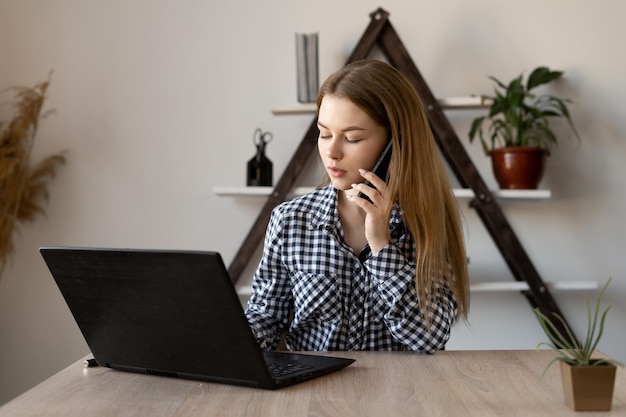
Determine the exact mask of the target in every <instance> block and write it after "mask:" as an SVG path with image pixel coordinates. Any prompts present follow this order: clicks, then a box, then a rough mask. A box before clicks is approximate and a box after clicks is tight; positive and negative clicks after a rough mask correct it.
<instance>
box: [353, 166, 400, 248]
mask: <svg viewBox="0 0 626 417" xmlns="http://www.w3.org/2000/svg"><path fill="white" fill-rule="evenodd" d="M359 173H360V174H361V176H362V177H363V178H365V179H366V180H368V181H369V182H370V183H372V185H373V186H374V187H376V188H374V187H371V186H368V185H367V184H364V183H360V184H352V188H354V189H355V190H357V191H359V192H362V193H363V194H365V195H366V196H367V197H369V199H370V200H371V201H372V202H371V203H370V202H369V201H367V200H366V199H365V198H361V197H358V195H357V194H354V195H353V196H351V200H352V201H353V202H354V203H355V204H356V205H358V206H359V207H361V208H362V209H363V210H364V211H365V238H366V239H367V243H368V244H369V246H370V250H371V251H372V254H373V255H376V254H377V253H378V252H380V250H381V249H382V248H384V247H385V246H387V244H388V243H389V242H390V241H391V237H390V236H389V219H388V218H386V216H385V215H384V213H383V210H382V206H383V195H384V193H385V191H386V190H387V184H385V181H383V180H382V179H381V178H380V177H378V176H377V175H376V174H374V173H373V172H372V171H367V170H364V169H361V170H359Z"/></svg>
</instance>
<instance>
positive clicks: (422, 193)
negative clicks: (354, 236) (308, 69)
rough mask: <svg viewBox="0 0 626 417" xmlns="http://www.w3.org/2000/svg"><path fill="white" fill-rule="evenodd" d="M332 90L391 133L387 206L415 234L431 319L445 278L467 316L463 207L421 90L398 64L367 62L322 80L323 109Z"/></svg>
mask: <svg viewBox="0 0 626 417" xmlns="http://www.w3.org/2000/svg"><path fill="white" fill-rule="evenodd" d="M326 95H333V96H335V97H339V98H347V99H349V100H350V101H352V102H353V103H354V104H355V105H357V106H358V107H359V108H361V109H362V110H363V111H365V112H366V113H367V114H368V115H369V116H370V117H371V118H372V119H373V120H374V121H376V122H377V123H378V124H379V125H381V126H383V127H385V128H387V129H388V131H389V134H390V137H391V140H392V141H393V152H392V156H391V164H390V167H389V172H388V178H387V183H388V186H387V192H386V193H385V205H384V210H385V212H386V215H387V218H389V216H390V215H391V210H392V208H393V205H394V204H395V203H396V202H397V203H398V204H399V206H400V208H401V209H402V212H403V220H404V222H405V223H406V226H407V227H408V228H409V230H410V231H411V234H412V235H413V238H414V239H415V244H416V248H417V253H416V271H415V286H416V290H417V294H418V299H419V303H420V308H421V310H422V313H423V315H424V317H425V319H426V321H427V322H428V321H430V320H429V319H430V316H431V303H432V302H433V297H434V296H435V295H436V294H439V292H440V291H442V290H443V288H442V285H441V284H444V285H445V286H446V287H448V288H449V289H450V290H451V291H452V293H453V294H454V297H455V299H456V302H457V312H458V315H459V316H461V317H463V318H467V314H468V311H469V298H470V295H469V275H468V271H467V258H466V254H465V244H464V241H463V230H462V226H461V217H460V213H459V207H458V204H457V201H456V198H455V197H454V194H453V191H452V187H451V185H450V181H449V179H448V176H447V174H446V172H445V170H444V166H443V163H442V161H441V157H440V156H439V153H438V152H437V147H436V143H435V138H434V137H433V133H432V131H431V129H430V126H429V124H428V119H427V117H426V113H425V112H424V108H423V105H422V102H421V100H420V99H419V97H418V95H417V93H416V92H415V89H414V88H413V86H412V85H411V84H410V83H409V82H408V81H407V79H406V78H405V77H404V75H402V73H401V72H400V71H398V70H397V69H395V68H394V67H392V66H391V65H389V64H386V63H384V62H382V61H376V60H363V61H357V62H354V63H351V64H349V65H347V66H345V67H344V68H342V69H340V70H339V71H337V72H335V73H334V74H332V75H331V76H330V77H329V78H328V79H327V80H326V81H325V82H324V83H323V85H322V87H321V88H320V92H319V95H318V97H317V108H318V110H319V107H320V105H321V102H322V99H323V98H324V96H326Z"/></svg>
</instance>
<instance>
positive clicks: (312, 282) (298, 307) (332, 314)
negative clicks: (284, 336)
mask: <svg viewBox="0 0 626 417" xmlns="http://www.w3.org/2000/svg"><path fill="white" fill-rule="evenodd" d="M291 279H292V288H293V298H294V307H295V316H296V317H295V318H296V319H297V320H298V321H299V322H319V321H322V322H337V321H339V320H340V319H341V296H340V294H339V291H338V289H337V285H336V281H337V279H336V277H335V276H333V275H331V276H328V275H320V274H311V273H307V272H301V271H298V272H296V273H294V274H293V275H292V278H291Z"/></svg>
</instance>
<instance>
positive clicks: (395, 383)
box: [0, 350, 626, 417]
mask: <svg viewBox="0 0 626 417" xmlns="http://www.w3.org/2000/svg"><path fill="white" fill-rule="evenodd" d="M335 354H336V355H338V356H345V357H352V358H355V359H356V362H355V363H354V364H353V365H351V366H349V367H348V368H346V369H344V370H342V371H339V372H337V373H334V374H331V375H327V376H323V377H321V378H317V379H315V380H312V381H308V382H304V383H301V384H297V385H294V386H291V387H287V388H284V389H281V390H277V391H265V390H259V389H253V388H244V387H236V386H230V385H219V384H212V383H206V382H198V381H190V380H182V379H173V378H164V377H156V376H149V375H140V374H131V373H125V372H119V371H115V370H111V369H108V368H84V367H83V365H82V360H80V361H78V362H76V363H74V364H72V365H71V366H69V367H68V368H66V369H64V370H63V371H61V372H59V373H58V374H56V375H54V376H53V377H51V378H50V379H48V380H46V381H44V382H43V383H41V384H40V385H38V386H36V387H35V388H33V389H32V390H30V391H28V392H26V393H24V394H23V395H21V396H20V397H18V398H16V399H14V400H13V401H11V402H9V403H7V404H5V405H4V406H2V407H0V416H2V417H5V416H63V417H68V416H81V417H82V416H123V415H124V416H125V415H133V416H150V417H158V416H185V417H193V416H213V415H215V416H255V417H259V416H273V417H276V416H318V417H319V416H359V417H362V416H388V417H389V416H454V417H457V416H481V417H485V416H487V417H489V416H524V417H526V416H576V417H580V416H585V415H592V416H596V417H597V416H606V415H615V416H618V415H619V416H624V415H626V375H625V373H624V372H625V371H624V369H621V368H619V369H618V371H617V381H616V387H615V397H614V400H613V410H612V412H610V413H598V412H596V413H582V412H576V413H575V412H573V411H571V410H570V409H569V408H567V406H566V405H565V403H564V400H563V390H562V388H561V380H560V375H559V369H558V366H552V367H551V368H550V370H549V371H548V372H547V373H546V375H545V377H544V379H543V380H541V379H540V375H541V372H542V371H543V369H544V367H545V365H546V364H547V363H548V362H549V361H550V359H551V358H552V357H553V355H554V353H553V352H551V351H504V350H500V351H498V350H495V351H444V352H438V353H436V354H434V355H419V354H416V353H406V352H402V353H401V352H338V353H335Z"/></svg>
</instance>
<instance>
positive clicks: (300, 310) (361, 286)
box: [246, 61, 469, 353]
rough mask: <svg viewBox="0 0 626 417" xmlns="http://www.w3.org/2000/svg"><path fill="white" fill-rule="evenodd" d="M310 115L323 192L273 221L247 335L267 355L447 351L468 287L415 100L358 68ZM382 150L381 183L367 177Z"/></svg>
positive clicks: (453, 218)
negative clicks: (314, 119) (385, 162)
mask: <svg viewBox="0 0 626 417" xmlns="http://www.w3.org/2000/svg"><path fill="white" fill-rule="evenodd" d="M317 109H318V127H319V130H320V135H319V138H318V150H319V154H320V157H321V160H322V162H323V164H324V166H325V168H326V177H325V182H324V184H325V185H324V186H322V187H321V188H318V189H317V190H315V191H313V192H311V193H309V194H306V195H304V196H301V197H298V198H295V199H293V200H291V201H287V202H284V203H282V204H280V205H279V206H277V207H276V208H275V209H274V210H273V212H272V215H271V218H270V222H269V226H268V229H267V233H266V236H265V247H264V250H263V258H262V259H261V262H260V264H259V267H258V270H257V271H256V273H255V275H254V281H253V291H252V295H251V297H250V300H249V302H248V306H247V309H246V315H247V317H248V321H249V323H250V326H251V328H252V331H253V333H254V334H255V336H256V338H257V340H258V342H259V344H260V345H261V347H262V348H263V349H275V348H276V347H277V346H278V343H279V339H280V337H281V335H282V334H284V337H285V339H284V340H285V344H286V347H287V348H288V349H290V350H322V351H323V350H414V351H419V352H423V353H432V352H435V351H437V350H439V349H442V348H444V347H445V344H446V342H447V341H448V339H449V337H450V330H451V327H452V325H453V324H454V323H455V320H456V319H457V317H463V318H466V317H467V312H468V307H469V281H468V274H467V265H466V256H465V247H464V243H463V235H462V228H461V220H460V216H459V210H458V206H457V203H456V200H455V199H454V196H453V193H452V189H451V186H450V183H449V181H448V178H447V175H446V173H445V171H444V169H443V165H442V162H441V159H440V157H439V155H438V153H437V149H436V145H435V141H434V138H433V135H432V132H431V130H430V127H429V125H428V121H427V119H426V115H425V113H424V109H423V107H422V104H421V101H420V100H419V98H418V96H417V94H416V92H415V90H414V89H413V87H412V86H411V85H410V84H409V83H408V82H407V80H406V79H405V78H404V76H403V75H402V74H401V73H400V72H399V71H397V70H396V69H395V68H393V67H392V66H390V65H388V64H385V63H383V62H380V61H359V62H355V63H352V64H350V65H348V66H346V67H344V68H342V69H341V70H339V71H337V72H336V73H334V74H332V75H331V76H330V77H329V78H328V79H327V80H326V81H325V82H324V84H323V85H322V87H321V88H320V92H319V95H318V98H317ZM389 140H391V142H392V155H391V163H390V166H389V171H388V174H387V176H386V177H387V178H379V177H378V176H376V175H375V174H374V173H373V172H371V171H370V170H371V169H372V167H373V165H374V164H375V162H376V161H377V159H378V157H379V155H380V153H381V151H382V150H383V148H385V145H386V144H387V143H388V141H389ZM365 180H368V181H370V182H371V183H372V185H373V187H375V188H373V187H371V186H368V185H367V184H365V183H364V181H365ZM385 180H386V181H385ZM359 192H361V193H363V194H364V195H366V196H367V197H368V198H369V201H368V200H366V199H365V198H362V197H359V196H358V193H359Z"/></svg>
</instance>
